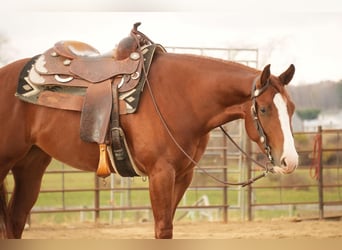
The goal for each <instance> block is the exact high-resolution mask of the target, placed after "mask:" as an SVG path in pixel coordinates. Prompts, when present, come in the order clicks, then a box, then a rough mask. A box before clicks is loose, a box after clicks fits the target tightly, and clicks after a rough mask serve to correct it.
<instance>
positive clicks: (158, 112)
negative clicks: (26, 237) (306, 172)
mask: <svg viewBox="0 0 342 250" xmlns="http://www.w3.org/2000/svg"><path fill="white" fill-rule="evenodd" d="M28 60H29V59H23V60H19V61H16V62H14V63H11V64H9V65H7V66H5V67H3V68H1V69H0V120H1V123H0V138H1V144H0V185H1V195H0V202H1V204H0V209H1V212H0V220H2V222H3V224H2V226H0V230H1V231H0V233H1V234H2V235H3V236H4V237H8V238H20V237H21V236H22V232H23V228H24V225H25V222H26V218H27V216H28V214H29V212H30V210H31V208H32V207H33V205H34V203H35V202H36V200H37V197H38V194H39V191H40V185H41V181H42V176H43V174H44V172H45V169H46V167H47V166H48V164H49V163H50V161H51V157H53V158H55V159H57V160H59V161H61V162H64V163H66V164H68V165H70V166H73V167H75V168H78V169H81V170H85V171H96V168H97V164H98V161H99V152H98V145H97V144H93V143H86V142H84V141H82V140H81V139H80V135H79V131H80V113H79V112H75V111H65V110H58V109H53V108H47V107H43V106H38V105H34V104H29V103H25V102H23V101H21V100H19V99H17V98H16V97H15V96H14V94H15V92H16V87H17V82H18V76H19V74H20V71H21V70H22V68H23V67H24V65H25V63H27V62H28ZM294 71H295V69H294V66H293V65H291V66H290V67H289V68H288V69H287V70H286V71H285V72H284V73H282V74H281V75H280V76H274V75H271V73H270V66H269V65H268V66H266V67H265V68H264V70H263V71H259V70H256V69H252V68H250V67H247V66H244V65H240V64H237V63H233V62H229V61H223V60H217V59H212V58H207V57H201V56H192V55H182V54H172V53H157V54H156V56H155V58H154V59H153V62H152V65H151V68H150V73H149V76H148V83H147V86H145V90H144V92H143V93H142V97H141V102H140V106H139V109H138V112H136V113H135V114H130V115H123V116H121V125H122V128H123V129H124V131H125V134H126V139H127V142H128V145H129V147H130V151H131V154H132V156H133V158H134V161H135V164H136V166H137V167H138V168H139V169H140V171H141V172H143V173H145V174H146V175H147V176H148V179H149V192H150V200H151V205H152V210H153V215H154V222H155V237H156V238H172V235H173V217H174V214H175V210H176V207H177V205H178V203H179V201H180V200H181V198H182V196H183V194H184V192H185V191H186V189H187V188H188V186H189V185H190V182H191V180H192V177H193V171H194V165H195V164H194V161H198V160H199V159H200V158H201V156H202V155H203V153H204V151H205V148H206V145H207V142H208V138H209V135H208V134H209V132H210V131H211V130H212V129H214V128H215V127H217V126H220V125H222V124H224V123H226V122H228V121H231V120H234V119H237V118H244V119H245V127H246V130H247V132H248V135H249V137H250V138H251V139H252V140H254V141H255V142H257V143H258V144H259V146H260V148H261V150H263V151H265V140H267V145H268V146H269V148H270V149H271V150H270V152H269V154H270V155H271V156H272V158H273V160H274V164H275V165H276V166H278V167H276V168H275V169H276V170H277V171H278V172H281V173H285V174H287V173H291V172H293V171H294V169H295V168H296V167H297V164H298V155H297V152H296V149H295V145H294V140H293V137H292V133H291V116H292V114H293V112H294V104H293V102H292V101H291V99H290V97H289V95H288V93H287V91H286V89H285V86H286V85H287V84H288V83H289V82H290V81H291V79H292V77H293V74H294ZM253 84H254V88H253ZM251 97H252V99H251ZM253 103H254V105H253V106H254V109H255V112H254V115H251V112H250V107H251V106H252V104H253ZM255 118H258V121H259V123H258V124H259V125H258V127H259V129H256V127H255V121H254V119H255ZM260 126H261V128H260ZM166 127H167V128H166ZM260 130H262V132H263V133H264V136H260V134H259V132H260ZM258 131H259V132H258ZM170 135H172V136H170ZM172 138H173V139H172ZM261 138H263V139H261ZM175 141H176V142H177V144H178V145H179V147H181V148H182V150H184V152H186V154H187V155H188V156H190V157H191V158H192V159H193V160H191V159H189V157H188V156H186V155H185V154H184V152H182V150H180V148H179V147H178V146H176V143H175ZM10 170H11V171H12V173H13V177H14V181H15V187H14V190H13V194H12V196H11V199H10V200H9V202H8V204H5V201H6V198H5V193H6V190H5V185H4V179H5V177H6V175H7V174H8V172H9V171H10Z"/></svg>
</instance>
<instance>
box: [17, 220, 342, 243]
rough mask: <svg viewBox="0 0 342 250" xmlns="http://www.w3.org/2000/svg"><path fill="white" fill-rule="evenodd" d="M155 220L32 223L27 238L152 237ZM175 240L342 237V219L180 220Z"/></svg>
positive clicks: (25, 233)
mask: <svg viewBox="0 0 342 250" xmlns="http://www.w3.org/2000/svg"><path fill="white" fill-rule="evenodd" d="M153 237H154V233H153V224H152V223H139V224H123V225H115V224H114V225H109V224H95V223H90V222H87V223H79V224H72V225H69V224H62V225H60V224H58V225H52V224H50V225H49V224H45V225H32V226H31V228H29V229H26V230H25V231H24V234H23V238H24V239H152V238H153ZM174 238H175V239H283V238H285V239H286V238H290V239H309V238H310V239H311V238H313V239H331V238H339V239H342V221H341V220H338V221H328V220H324V221H318V220H308V221H294V220H272V221H255V222H228V223H227V224H225V223H222V222H196V223H195V222H194V223H186V222H178V223H175V225H174Z"/></svg>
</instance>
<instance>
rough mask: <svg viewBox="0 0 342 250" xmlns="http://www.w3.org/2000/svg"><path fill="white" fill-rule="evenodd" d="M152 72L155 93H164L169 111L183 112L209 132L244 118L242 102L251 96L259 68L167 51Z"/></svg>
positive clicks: (192, 122) (164, 99) (197, 125)
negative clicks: (154, 77)
mask: <svg viewBox="0 0 342 250" xmlns="http://www.w3.org/2000/svg"><path fill="white" fill-rule="evenodd" d="M152 73H153V74H155V76H156V79H155V80H154V82H155V88H156V90H157V91H156V92H155V93H157V95H162V96H163V97H160V102H163V101H165V103H164V105H165V106H167V105H168V106H169V108H168V109H169V112H170V113H171V114H172V113H178V114H179V117H181V115H180V112H181V113H182V114H183V116H182V117H184V119H187V120H190V121H189V123H190V122H191V124H192V126H193V127H192V128H193V129H195V127H197V129H198V130H205V131H208V132H209V131H210V130H211V129H213V128H215V127H217V126H219V125H221V124H223V123H225V122H227V121H231V120H234V119H238V118H242V116H243V115H242V109H241V108H240V107H239V105H240V104H242V103H244V102H246V101H248V100H249V98H250V94H251V86H252V83H253V79H254V78H255V76H256V74H257V71H254V70H252V69H251V68H248V67H245V66H243V65H239V64H235V63H229V62H224V61H220V60H216V59H210V58H203V57H198V56H188V55H174V54H166V55H164V56H161V57H160V58H159V59H158V60H156V64H155V66H154V67H152ZM157 75H158V76H157ZM161 75H162V76H163V77H160V76H161ZM160 79H162V80H160ZM161 81H162V82H161ZM158 85H159V86H158ZM159 88H160V89H159ZM162 93H164V95H163V94H162ZM166 100H167V101H166ZM171 104H175V106H172V105H171ZM161 105H162V104H161ZM170 106H171V107H170ZM233 106H234V108H231V109H229V107H233ZM172 109H173V110H172ZM171 110H172V111H171ZM203 128H204V129H203Z"/></svg>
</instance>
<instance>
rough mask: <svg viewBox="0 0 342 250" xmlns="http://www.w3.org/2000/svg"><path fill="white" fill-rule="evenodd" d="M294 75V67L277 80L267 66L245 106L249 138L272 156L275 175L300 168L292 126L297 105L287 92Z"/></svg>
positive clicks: (255, 83)
mask: <svg viewBox="0 0 342 250" xmlns="http://www.w3.org/2000/svg"><path fill="white" fill-rule="evenodd" d="M294 72H295V67H294V66H293V65H290V67H289V68H288V69H287V70H286V71H285V72H284V73H282V74H281V75H280V76H278V77H276V76H273V75H271V72H270V65H267V66H266V67H265V68H264V70H263V71H262V72H261V74H260V75H259V76H258V77H256V78H255V80H254V83H253V87H252V94H251V101H249V102H247V103H246V104H244V105H243V108H244V113H245V127H246V130H247V133H248V136H249V137H250V138H251V139H252V140H253V141H255V142H256V143H258V145H259V146H260V148H261V149H262V150H263V151H264V152H265V153H266V154H267V155H268V158H269V159H270V160H271V162H272V163H273V164H274V165H275V167H274V171H275V172H280V173H284V174H288V173H291V172H293V171H294V170H295V169H296V167H297V165H298V154H297V152H296V149H295V145H294V140H293V136H292V126H291V118H292V115H293V113H294V109H295V105H294V103H293V102H292V101H291V99H290V96H289V95H288V93H287V91H286V89H285V86H286V85H287V84H288V83H289V82H290V81H291V79H292V77H293V74H294Z"/></svg>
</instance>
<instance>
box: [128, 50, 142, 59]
mask: <svg viewBox="0 0 342 250" xmlns="http://www.w3.org/2000/svg"><path fill="white" fill-rule="evenodd" d="M129 57H130V58H131V59H132V60H138V59H139V58H140V54H139V53H138V52H132V53H131V54H130V55H129Z"/></svg>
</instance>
